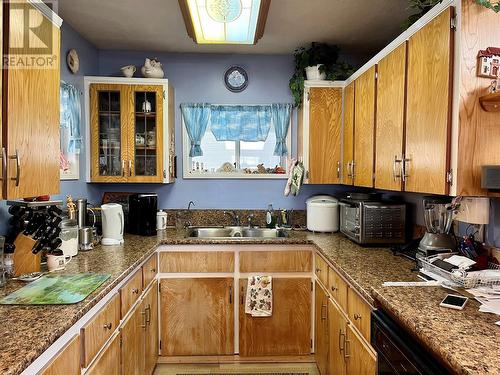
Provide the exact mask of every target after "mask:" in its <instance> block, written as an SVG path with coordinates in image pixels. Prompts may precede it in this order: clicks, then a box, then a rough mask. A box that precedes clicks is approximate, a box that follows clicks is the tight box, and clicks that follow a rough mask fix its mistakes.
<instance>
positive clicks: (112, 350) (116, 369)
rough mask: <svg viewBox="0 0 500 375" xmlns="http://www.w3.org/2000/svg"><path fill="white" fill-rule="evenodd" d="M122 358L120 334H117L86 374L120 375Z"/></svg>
mask: <svg viewBox="0 0 500 375" xmlns="http://www.w3.org/2000/svg"><path fill="white" fill-rule="evenodd" d="M120 360H121V354H120V335H119V334H116V336H115V337H114V338H113V339H112V340H111V341H110V342H109V344H108V345H107V346H106V348H105V349H104V350H103V351H102V353H101V354H100V355H99V357H97V359H96V360H95V362H94V363H93V364H92V366H91V367H90V368H89V369H88V370H87V372H86V373H85V374H88V375H120V374H121V371H120ZM65 374H68V375H69V374H71V373H70V372H68V371H67V372H66V373H65Z"/></svg>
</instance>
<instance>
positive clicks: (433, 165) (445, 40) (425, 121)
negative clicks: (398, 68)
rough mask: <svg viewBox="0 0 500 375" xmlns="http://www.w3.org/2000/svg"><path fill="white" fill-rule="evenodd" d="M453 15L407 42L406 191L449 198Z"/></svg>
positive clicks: (446, 13) (438, 19) (449, 12)
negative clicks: (447, 180) (444, 195)
mask: <svg viewBox="0 0 500 375" xmlns="http://www.w3.org/2000/svg"><path fill="white" fill-rule="evenodd" d="M452 13H453V9H452V8H449V9H447V10H446V11H444V12H443V13H442V14H441V15H439V16H438V17H436V18H435V19H434V20H432V21H431V22H430V23H429V24H427V25H426V26H424V27H423V28H422V29H420V30H419V31H418V32H417V33H415V34H414V35H413V36H412V37H411V38H410V39H409V41H408V85H407V90H408V95H407V96H408V99H407V120H406V152H405V156H406V159H408V160H407V161H406V163H405V165H406V168H405V170H406V175H407V177H406V181H405V190H406V191H411V192H420V193H432V194H447V193H448V189H449V185H448V183H447V182H446V174H447V171H448V169H449V152H450V150H449V148H450V131H451V102H450V101H451V94H452V79H451V77H452V74H453V69H452V57H453V56H452V43H453V38H452V34H451V33H452V31H451V29H450V22H451V17H452Z"/></svg>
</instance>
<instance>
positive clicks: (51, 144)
mask: <svg viewBox="0 0 500 375" xmlns="http://www.w3.org/2000/svg"><path fill="white" fill-rule="evenodd" d="M9 6H10V7H11V9H10V11H9V15H7V14H6V15H5V16H6V17H7V16H9V17H10V20H9V23H8V24H9V30H8V32H9V47H8V50H7V52H8V54H9V55H10V57H12V58H13V59H15V60H16V61H26V60H23V59H24V58H25V57H26V58H28V57H33V56H34V55H36V54H37V52H33V50H32V49H30V45H29V43H25V41H26V40H28V39H29V40H30V41H31V40H32V38H28V35H26V33H27V32H28V31H27V30H28V29H27V28H25V22H24V19H23V17H26V15H27V14H28V12H31V13H30V14H31V17H32V18H33V13H37V14H38V16H40V17H41V19H42V22H41V24H40V26H38V27H37V30H36V35H37V37H38V40H39V41H40V43H43V44H45V45H49V50H48V51H46V52H45V53H47V55H46V56H48V57H47V58H49V57H50V59H52V60H51V61H52V64H51V63H50V62H49V60H46V65H45V66H42V67H40V68H36V69H31V68H21V67H16V66H12V67H9V68H8V69H7V70H6V71H4V73H6V76H5V75H4V78H6V80H4V82H3V84H4V89H5V90H4V95H6V98H4V104H5V106H6V108H5V109H4V111H3V116H4V119H3V123H4V124H6V127H5V128H4V129H3V136H4V137H3V143H4V146H6V148H7V153H8V156H9V157H8V160H7V165H8V167H7V176H6V178H7V183H6V185H7V191H6V198H8V199H14V198H23V197H32V196H38V195H44V194H57V193H59V180H60V178H59V177H60V176H59V160H60V159H59V157H60V146H59V143H60V139H59V122H60V119H59V112H60V108H59V105H60V104H59V85H60V69H59V56H60V30H59V28H57V27H56V26H55V25H54V24H53V23H52V22H51V21H50V20H49V19H48V18H46V17H45V16H44V15H42V14H41V13H40V11H39V10H37V9H36V8H35V7H33V6H32V5H31V4H30V3H28V1H21V2H17V1H16V2H13V3H11V4H10V5H8V6H7V9H8V7H9ZM20 10H21V11H20ZM5 32H7V30H4V33H5ZM39 56H45V55H39ZM28 60H29V59H28ZM29 61H31V60H29ZM37 61H38V60H37ZM54 62H55V63H54Z"/></svg>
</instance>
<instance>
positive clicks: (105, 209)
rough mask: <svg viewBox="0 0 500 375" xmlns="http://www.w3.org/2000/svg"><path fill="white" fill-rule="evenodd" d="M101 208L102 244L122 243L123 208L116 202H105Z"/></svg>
mask: <svg viewBox="0 0 500 375" xmlns="http://www.w3.org/2000/svg"><path fill="white" fill-rule="evenodd" d="M101 209H102V244H103V245H104V246H107V245H120V244H122V243H123V226H124V224H125V222H124V219H123V208H122V206H121V205H120V204H118V203H107V204H103V205H102V206H101Z"/></svg>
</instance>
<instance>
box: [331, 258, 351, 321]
mask: <svg viewBox="0 0 500 375" xmlns="http://www.w3.org/2000/svg"><path fill="white" fill-rule="evenodd" d="M348 288H349V287H348V285H347V283H346V282H345V281H344V279H342V278H341V277H340V275H339V274H338V273H337V271H335V270H334V269H332V268H329V269H328V292H329V293H330V294H331V295H332V297H333V299H334V300H335V302H337V304H338V305H339V306H340V307H341V308H342V310H344V312H347V289H348Z"/></svg>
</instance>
